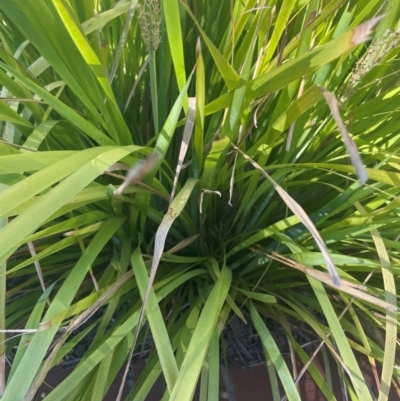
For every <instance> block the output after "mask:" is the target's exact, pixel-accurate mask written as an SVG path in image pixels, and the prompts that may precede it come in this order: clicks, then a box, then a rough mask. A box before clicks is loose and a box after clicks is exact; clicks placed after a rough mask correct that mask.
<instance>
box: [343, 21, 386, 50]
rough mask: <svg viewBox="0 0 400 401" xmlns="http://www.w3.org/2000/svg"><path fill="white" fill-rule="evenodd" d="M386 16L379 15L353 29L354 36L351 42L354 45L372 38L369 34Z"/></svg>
mask: <svg viewBox="0 0 400 401" xmlns="http://www.w3.org/2000/svg"><path fill="white" fill-rule="evenodd" d="M384 16H385V14H384V15H378V16H377V17H374V18H372V19H370V20H369V21H366V22H363V23H362V24H360V25H358V26H356V27H355V28H354V29H353V36H352V37H351V40H350V43H351V44H352V45H359V44H360V43H363V42H366V41H368V40H370V39H371V38H370V37H369V35H370V34H371V33H372V29H373V27H374V26H375V25H376V24H377V23H378V22H379V21H380V20H381V19H382V18H383V17H384Z"/></svg>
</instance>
